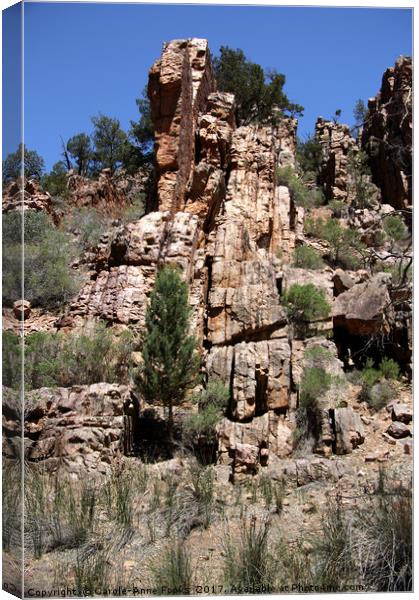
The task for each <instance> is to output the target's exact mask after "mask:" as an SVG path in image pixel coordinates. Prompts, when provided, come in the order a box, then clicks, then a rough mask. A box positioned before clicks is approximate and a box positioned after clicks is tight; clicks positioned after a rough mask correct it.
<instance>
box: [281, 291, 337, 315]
mask: <svg viewBox="0 0 419 600" xmlns="http://www.w3.org/2000/svg"><path fill="white" fill-rule="evenodd" d="M284 302H285V306H286V308H287V311H288V315H289V317H290V318H291V319H292V320H294V321H299V320H300V321H316V320H319V319H326V318H327V317H328V316H329V315H330V310H331V307H330V304H329V303H328V302H327V300H326V294H325V292H324V290H322V289H318V288H316V286H315V285H313V284H312V283H308V284H304V285H300V284H298V283H294V284H293V285H292V286H291V287H290V288H289V290H287V292H286V293H285V294H284Z"/></svg>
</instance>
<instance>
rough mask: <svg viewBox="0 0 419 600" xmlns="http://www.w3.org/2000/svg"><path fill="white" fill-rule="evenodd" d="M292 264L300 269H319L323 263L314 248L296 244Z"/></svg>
mask: <svg viewBox="0 0 419 600" xmlns="http://www.w3.org/2000/svg"><path fill="white" fill-rule="evenodd" d="M293 266H294V267H299V268H301V269H313V270H315V269H321V268H322V267H323V266H324V263H323V261H322V259H321V256H320V255H319V253H318V252H316V250H314V249H313V248H310V246H297V248H295V250H294V255H293Z"/></svg>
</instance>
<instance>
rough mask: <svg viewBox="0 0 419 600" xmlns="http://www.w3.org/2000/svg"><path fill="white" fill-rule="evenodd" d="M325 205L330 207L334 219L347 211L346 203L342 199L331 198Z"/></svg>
mask: <svg viewBox="0 0 419 600" xmlns="http://www.w3.org/2000/svg"><path fill="white" fill-rule="evenodd" d="M327 207H328V208H330V210H331V211H332V215H333V216H334V217H335V218H336V219H341V218H342V217H343V216H344V214H345V213H347V211H348V205H347V204H346V203H345V202H342V200H332V201H331V202H329V204H328V205H327Z"/></svg>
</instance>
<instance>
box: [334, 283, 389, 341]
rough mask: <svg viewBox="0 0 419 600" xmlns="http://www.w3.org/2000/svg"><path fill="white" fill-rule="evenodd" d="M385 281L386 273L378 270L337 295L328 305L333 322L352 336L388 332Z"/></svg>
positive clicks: (387, 299)
mask: <svg viewBox="0 0 419 600" xmlns="http://www.w3.org/2000/svg"><path fill="white" fill-rule="evenodd" d="M389 282H390V279H389V276H388V274H386V273H378V274H377V275H374V276H373V277H372V278H371V279H370V280H368V281H366V282H365V283H358V284H355V285H353V286H352V287H351V288H350V289H349V290H347V291H346V292H343V293H342V294H340V295H339V296H337V298H335V300H334V302H333V306H332V315H333V323H334V325H335V326H336V327H342V328H344V329H346V331H347V332H348V333H349V334H350V335H355V336H366V335H374V334H377V333H388V332H389V331H390V328H391V325H392V324H393V322H394V309H393V307H392V303H391V300H390V295H389V292H388V284H389Z"/></svg>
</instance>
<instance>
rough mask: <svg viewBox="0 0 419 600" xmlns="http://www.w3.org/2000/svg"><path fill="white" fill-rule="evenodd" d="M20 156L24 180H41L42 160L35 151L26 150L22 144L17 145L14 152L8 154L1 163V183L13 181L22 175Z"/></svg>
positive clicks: (43, 166) (43, 165)
mask: <svg viewBox="0 0 419 600" xmlns="http://www.w3.org/2000/svg"><path fill="white" fill-rule="evenodd" d="M22 154H24V156H23V164H24V172H25V173H24V174H25V178H26V179H41V177H42V173H43V171H44V168H45V164H44V159H43V158H42V157H41V156H39V154H38V153H37V152H36V150H28V148H26V146H24V145H23V144H19V147H18V149H17V150H16V152H12V153H11V154H8V155H7V156H6V158H5V159H4V161H3V169H2V178H3V183H7V182H9V181H13V180H14V179H17V178H18V177H20V176H21V174H22Z"/></svg>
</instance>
